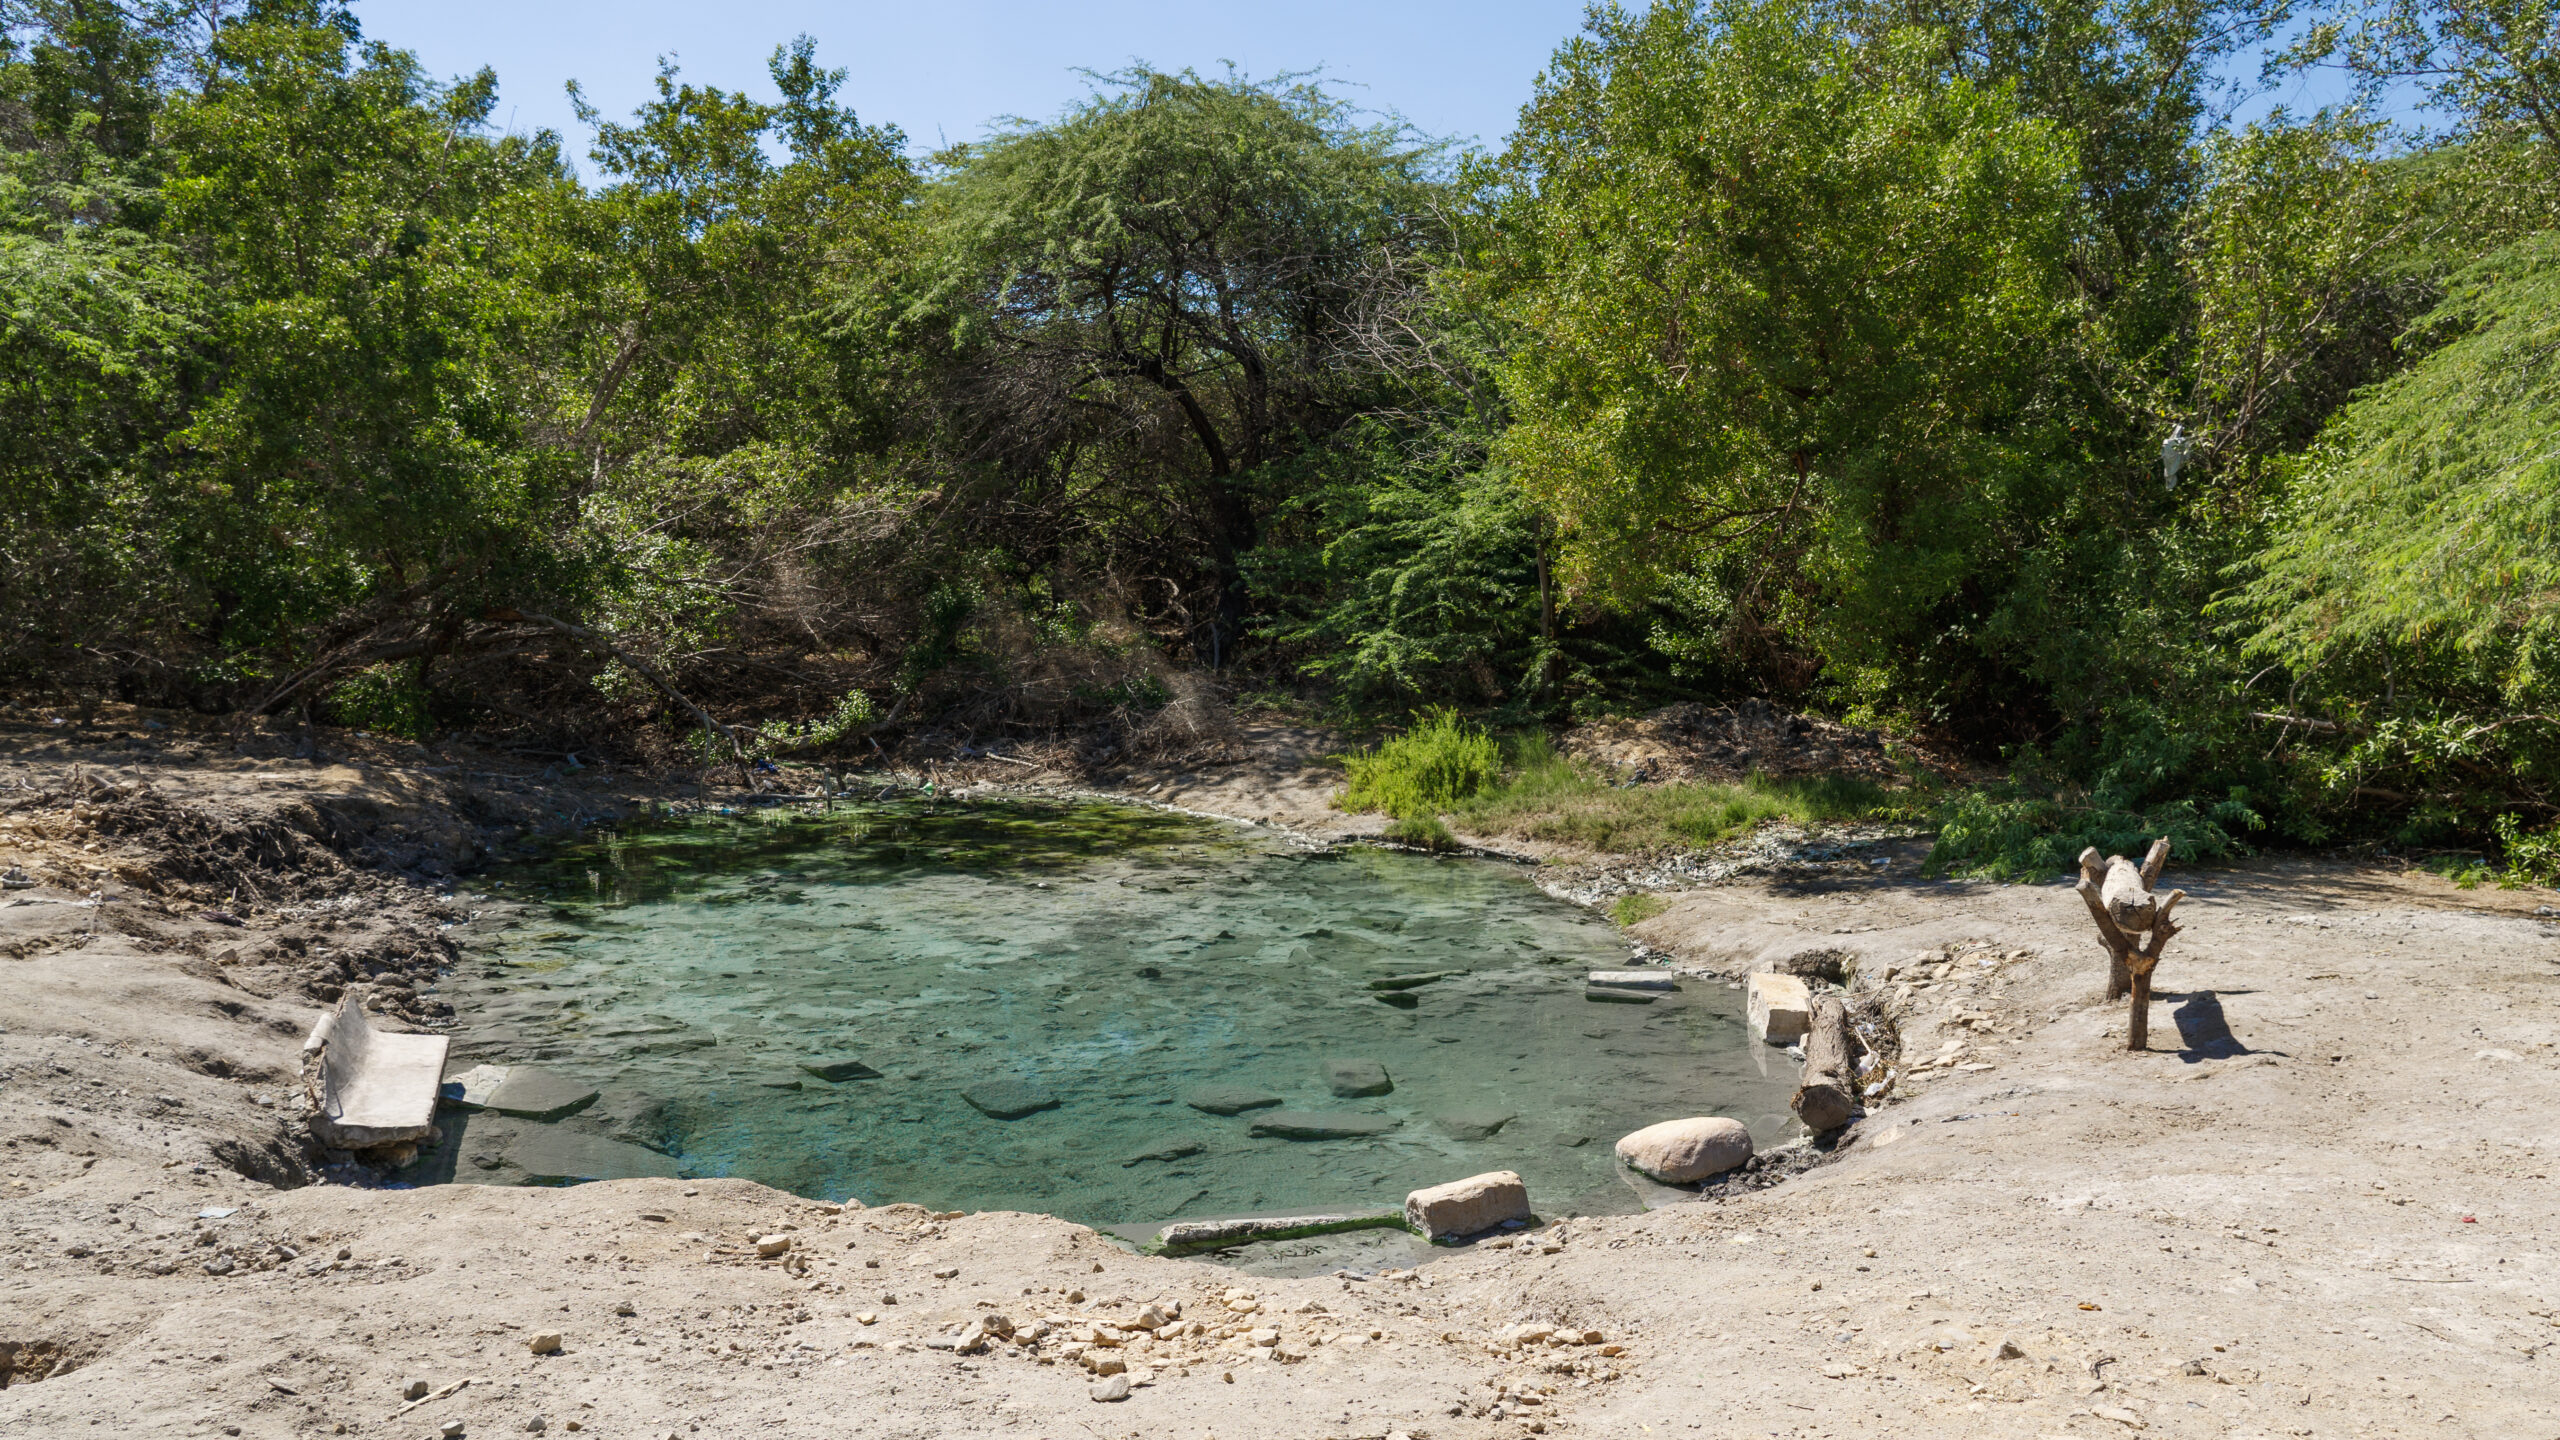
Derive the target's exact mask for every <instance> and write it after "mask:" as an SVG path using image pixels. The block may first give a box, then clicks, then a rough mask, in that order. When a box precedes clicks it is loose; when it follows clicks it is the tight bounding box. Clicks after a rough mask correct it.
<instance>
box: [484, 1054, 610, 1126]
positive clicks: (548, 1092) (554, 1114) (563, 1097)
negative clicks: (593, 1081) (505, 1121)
mask: <svg viewBox="0 0 2560 1440" xmlns="http://www.w3.org/2000/svg"><path fill="white" fill-rule="evenodd" d="M595 1098H596V1089H595V1087H594V1086H592V1085H583V1084H580V1083H579V1082H577V1081H575V1080H572V1079H570V1078H569V1077H568V1076H566V1075H555V1074H553V1073H551V1072H550V1071H548V1070H538V1069H535V1068H534V1067H533V1066H531V1065H511V1066H509V1067H507V1078H506V1079H505V1080H504V1081H503V1082H501V1083H500V1084H499V1086H498V1088H497V1089H495V1090H493V1091H491V1092H490V1093H489V1099H488V1107H489V1108H490V1109H492V1110H495V1111H497V1112H498V1113H499V1114H501V1115H516V1116H521V1117H522V1118H524V1119H527V1120H557V1119H559V1118H560V1117H561V1116H563V1115H574V1114H576V1113H577V1112H579V1111H581V1110H584V1109H585V1108H587V1106H588V1105H590V1104H592V1103H594V1101H595Z"/></svg>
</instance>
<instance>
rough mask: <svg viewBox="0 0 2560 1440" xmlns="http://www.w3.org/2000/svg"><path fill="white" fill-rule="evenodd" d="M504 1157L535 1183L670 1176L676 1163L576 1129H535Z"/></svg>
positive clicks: (651, 1151) (634, 1147) (653, 1151)
mask: <svg viewBox="0 0 2560 1440" xmlns="http://www.w3.org/2000/svg"><path fill="white" fill-rule="evenodd" d="M507 1158H508V1159H510V1160H512V1161H514V1162H515V1163H516V1166H517V1168H519V1169H521V1170H523V1171H524V1173H525V1176H526V1178H528V1179H530V1180H533V1181H534V1182H536V1183H537V1184H559V1183H561V1182H563V1181H577V1180H639V1179H649V1178H654V1179H672V1178H674V1176H675V1173H676V1162H675V1161H673V1160H670V1159H668V1158H667V1157H666V1156H664V1155H661V1154H659V1153H658V1152H657V1151H655V1150H644V1149H642V1148H640V1147H639V1146H637V1145H625V1144H623V1143H622V1142H621V1141H619V1140H607V1139H605V1138H604V1137H603V1136H601V1135H588V1134H584V1133H581V1132H579V1131H575V1130H537V1131H534V1132H533V1133H531V1134H529V1135H526V1136H525V1137H524V1138H522V1139H520V1140H518V1141H516V1143H515V1144H514V1145H513V1146H511V1147H509V1148H508V1151H507Z"/></svg>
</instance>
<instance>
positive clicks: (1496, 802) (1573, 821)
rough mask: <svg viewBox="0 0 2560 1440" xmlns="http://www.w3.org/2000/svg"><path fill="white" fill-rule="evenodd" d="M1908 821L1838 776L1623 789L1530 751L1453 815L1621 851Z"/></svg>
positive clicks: (1903, 808) (1535, 836)
mask: <svg viewBox="0 0 2560 1440" xmlns="http://www.w3.org/2000/svg"><path fill="white" fill-rule="evenodd" d="M1908 815H1909V807H1908V806H1907V804H1906V803H1904V801H1903V800H1902V799H1901V798H1900V797H1897V796H1895V795H1893V794H1891V793H1890V792H1888V791H1886V790H1884V789H1882V788H1881V787H1879V786H1876V785H1873V784H1870V783H1868V782H1866V781H1863V780H1852V779H1847V778H1844V777H1839V776H1812V777H1797V776H1791V777H1787V778H1783V779H1780V778H1772V777H1769V776H1765V775H1750V776H1746V777H1744V778H1743V780H1742V781H1741V782H1740V783H1738V784H1732V785H1720V784H1688V783H1682V784H1672V785H1640V786H1623V785H1616V784H1612V783H1610V782H1608V781H1607V780H1604V779H1602V778H1600V777H1598V776H1596V775H1593V774H1591V773H1590V772H1589V771H1587V770H1585V769H1584V768H1582V767H1581V766H1578V765H1575V764H1573V763H1572V762H1570V761H1568V760H1566V759H1564V758H1563V757H1560V756H1554V755H1551V754H1550V755H1546V756H1543V757H1542V756H1538V755H1536V754H1534V753H1533V754H1531V755H1530V756H1528V757H1525V760H1524V764H1523V765H1522V767H1521V769H1520V770H1519V771H1518V772H1517V773H1516V774H1515V775H1514V776H1513V777H1512V778H1511V779H1510V780H1509V782H1508V783H1506V784H1505V785H1503V786H1502V787H1501V788H1499V789H1497V790H1494V791H1492V792H1490V793H1487V794H1485V795H1482V796H1479V797H1478V798H1477V799H1476V800H1475V801H1473V802H1472V803H1470V804H1467V805H1465V806H1462V807H1460V809H1459V810H1458V811H1457V812H1456V818H1457V820H1458V822H1459V823H1460V824H1461V825H1462V826H1464V827H1465V828H1466V829H1468V830H1471V831H1475V832H1478V833H1482V834H1489V835H1516V836H1519V837H1521V838H1523V839H1529V840H1544V841H1550V842H1554V843H1560V844H1566V845H1577V846H1581V847H1584V848H1586V849H1591V850H1603V851H1618V852H1629V853H1655V852H1662V851H1669V850H1682V849H1694V848H1697V847H1700V846H1707V845H1715V844H1719V843H1722V842H1724V841H1727V840H1731V839H1733V838H1735V837H1737V836H1740V835H1745V834H1748V833H1750V832H1751V831H1753V830H1756V829H1758V828H1759V827H1760V826H1762V825H1764V824H1767V823H1769V822H1771V821H1784V822H1787V823H1789V824H1795V825H1818V824H1831V823H1840V822H1848V821H1858V820H1877V819H1891V818H1902V817H1907V816H1908Z"/></svg>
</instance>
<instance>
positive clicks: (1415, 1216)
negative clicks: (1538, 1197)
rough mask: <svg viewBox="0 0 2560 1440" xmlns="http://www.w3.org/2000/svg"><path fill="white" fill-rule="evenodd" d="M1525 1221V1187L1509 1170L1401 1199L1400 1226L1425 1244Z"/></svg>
mask: <svg viewBox="0 0 2560 1440" xmlns="http://www.w3.org/2000/svg"><path fill="white" fill-rule="evenodd" d="M1528 1218H1529V1187H1528V1185H1527V1184H1525V1183H1524V1182H1522V1180H1521V1179H1520V1177H1519V1176H1518V1175H1517V1174H1515V1173H1514V1172H1512V1171H1509V1170H1495V1171H1491V1172H1489V1173H1487V1174H1483V1175H1470V1176H1468V1177H1467V1178H1466V1179H1464V1180H1452V1181H1450V1182H1449V1183H1448V1184H1446V1185H1433V1186H1430V1187H1428V1188H1426V1189H1421V1190H1416V1191H1414V1192H1413V1193H1412V1194H1410V1195H1407V1196H1406V1197H1404V1223H1405V1224H1406V1225H1408V1226H1410V1227H1412V1228H1413V1229H1414V1230H1416V1231H1418V1232H1420V1234H1421V1235H1422V1238H1424V1239H1426V1240H1437V1239H1439V1238H1440V1237H1441V1236H1443V1235H1473V1234H1475V1233H1476V1232H1478V1231H1480V1230H1490V1229H1492V1228H1493V1227H1494V1226H1496V1225H1499V1224H1501V1223H1503V1222H1504V1221H1506V1220H1526V1219H1528Z"/></svg>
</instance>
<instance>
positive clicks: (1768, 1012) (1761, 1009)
mask: <svg viewBox="0 0 2560 1440" xmlns="http://www.w3.org/2000/svg"><path fill="white" fill-rule="evenodd" d="M1748 989H1749V997H1748V998H1749V1011H1750V1016H1751V1038H1753V1039H1755V1040H1760V1041H1764V1042H1766V1043H1768V1044H1771V1045H1787V1044H1792V1043H1794V1042H1795V1041H1798V1040H1801V1039H1803V1038H1804V1036H1805V1032H1806V1031H1808V1030H1811V1029H1812V1028H1813V991H1812V989H1811V988H1809V987H1808V986H1807V985H1806V984H1805V983H1804V982H1803V981H1802V980H1799V979H1797V978H1796V977H1795V976H1793V975H1754V976H1752V977H1751V979H1750V980H1749V982H1748Z"/></svg>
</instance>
